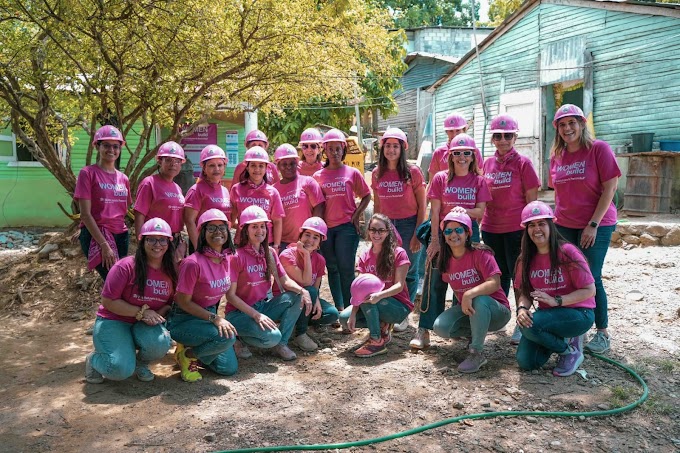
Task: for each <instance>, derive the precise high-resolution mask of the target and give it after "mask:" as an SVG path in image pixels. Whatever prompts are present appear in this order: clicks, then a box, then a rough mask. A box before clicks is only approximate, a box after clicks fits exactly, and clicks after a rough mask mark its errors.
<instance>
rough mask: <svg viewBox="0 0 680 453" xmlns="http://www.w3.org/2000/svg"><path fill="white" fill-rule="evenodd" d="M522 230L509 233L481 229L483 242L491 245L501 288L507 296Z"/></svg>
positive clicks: (517, 255) (513, 274) (520, 242)
mask: <svg viewBox="0 0 680 453" xmlns="http://www.w3.org/2000/svg"><path fill="white" fill-rule="evenodd" d="M523 234H524V230H519V231H512V232H510V233H489V232H488V231H482V237H483V238H484V244H486V245H488V246H489V247H491V249H492V250H493V254H494V256H495V258H496V262H497V263H498V267H499V268H500V270H501V288H503V292H505V295H506V296H507V295H508V293H509V292H510V282H511V281H512V278H513V277H514V276H515V263H516V262H517V258H518V257H519V249H520V247H521V244H522V235H523Z"/></svg>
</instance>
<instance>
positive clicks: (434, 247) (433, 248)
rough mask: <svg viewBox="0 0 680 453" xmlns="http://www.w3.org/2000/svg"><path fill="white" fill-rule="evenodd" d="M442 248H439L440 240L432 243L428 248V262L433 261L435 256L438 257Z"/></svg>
mask: <svg viewBox="0 0 680 453" xmlns="http://www.w3.org/2000/svg"><path fill="white" fill-rule="evenodd" d="M439 250H440V247H439V241H438V240H433V241H432V242H430V245H428V246H427V260H428V261H432V260H433V259H434V257H435V256H437V253H439Z"/></svg>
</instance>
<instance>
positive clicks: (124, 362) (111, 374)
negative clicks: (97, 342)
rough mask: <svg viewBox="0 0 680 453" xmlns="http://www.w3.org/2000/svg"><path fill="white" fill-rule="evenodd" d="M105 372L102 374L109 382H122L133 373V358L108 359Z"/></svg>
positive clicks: (112, 357)
mask: <svg viewBox="0 0 680 453" xmlns="http://www.w3.org/2000/svg"><path fill="white" fill-rule="evenodd" d="M108 362H109V363H108V366H107V367H106V372H104V373H102V374H103V375H104V377H105V378H107V379H109V380H111V381H124V380H125V379H127V378H129V377H130V376H132V374H133V373H134V372H135V360H134V357H132V358H129V357H115V356H109V357H108Z"/></svg>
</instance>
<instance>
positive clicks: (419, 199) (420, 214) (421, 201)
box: [404, 186, 427, 253]
mask: <svg viewBox="0 0 680 453" xmlns="http://www.w3.org/2000/svg"><path fill="white" fill-rule="evenodd" d="M413 194H414V195H415V196H416V203H417V204H418V211H417V214H416V230H415V231H414V232H413V237H411V243H410V244H408V247H410V248H411V252H412V253H416V252H418V251H419V250H420V249H421V247H422V244H421V243H420V241H419V240H418V237H417V236H416V231H418V227H419V226H420V225H422V223H423V222H424V221H425V219H426V218H427V196H426V193H425V187H423V186H419V187H418V188H417V189H416V190H414V191H413ZM404 245H405V246H406V244H404Z"/></svg>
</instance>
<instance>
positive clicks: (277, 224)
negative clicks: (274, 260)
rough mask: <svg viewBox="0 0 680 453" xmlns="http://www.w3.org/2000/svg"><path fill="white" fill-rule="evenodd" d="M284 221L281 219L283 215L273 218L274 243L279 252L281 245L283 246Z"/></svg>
mask: <svg viewBox="0 0 680 453" xmlns="http://www.w3.org/2000/svg"><path fill="white" fill-rule="evenodd" d="M282 225H283V221H282V220H281V217H279V218H278V219H272V236H273V237H272V241H273V243H274V247H276V252H277V253H278V252H279V247H281V229H282Z"/></svg>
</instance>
